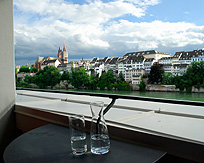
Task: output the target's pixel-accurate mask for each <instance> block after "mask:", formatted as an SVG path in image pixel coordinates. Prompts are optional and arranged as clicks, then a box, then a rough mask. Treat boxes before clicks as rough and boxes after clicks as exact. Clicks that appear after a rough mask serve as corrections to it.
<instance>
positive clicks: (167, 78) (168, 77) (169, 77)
mask: <svg viewBox="0 0 204 163" xmlns="http://www.w3.org/2000/svg"><path fill="white" fill-rule="evenodd" d="M162 84H166V85H172V84H174V76H173V74H172V73H171V72H169V73H163V74H162Z"/></svg>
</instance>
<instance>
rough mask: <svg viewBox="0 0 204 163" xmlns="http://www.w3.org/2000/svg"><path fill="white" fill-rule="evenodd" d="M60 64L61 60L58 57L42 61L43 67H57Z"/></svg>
mask: <svg viewBox="0 0 204 163" xmlns="http://www.w3.org/2000/svg"><path fill="white" fill-rule="evenodd" d="M60 64H61V62H60V61H59V60H58V59H53V60H46V61H44V62H43V63H42V65H41V69H43V68H44V67H46V66H54V67H56V68H57V67H58V66H59V65H60Z"/></svg>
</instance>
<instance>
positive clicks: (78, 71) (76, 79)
mask: <svg viewBox="0 0 204 163" xmlns="http://www.w3.org/2000/svg"><path fill="white" fill-rule="evenodd" d="M88 83H89V75H88V74H86V70H85V69H84V68H78V67H77V68H72V77H71V84H72V85H73V86H74V87H75V88H80V87H83V88H86V87H88Z"/></svg>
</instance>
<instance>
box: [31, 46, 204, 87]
mask: <svg viewBox="0 0 204 163" xmlns="http://www.w3.org/2000/svg"><path fill="white" fill-rule="evenodd" d="M193 61H197V62H200V61H204V49H199V50H193V51H189V52H185V51H181V52H176V53H175V54H174V55H171V54H167V53H161V52H157V51H155V50H149V51H140V52H131V53H127V54H125V55H124V56H122V57H105V58H102V59H99V58H93V59H92V60H83V59H82V60H79V61H71V62H68V52H67V50H66V48H65V45H64V48H63V50H61V49H60V48H59V50H58V56H57V57H56V58H55V57H38V59H37V61H36V63H35V65H34V66H35V67H37V68H38V70H40V69H43V68H44V67H45V66H49V65H52V66H55V67H57V68H58V69H59V70H60V71H61V72H62V73H63V72H64V71H69V72H71V67H73V68H75V67H83V68H85V70H86V71H87V73H88V74H89V75H91V70H94V72H95V74H99V76H100V75H101V74H102V72H103V71H106V72H107V71H108V70H113V72H114V75H115V76H117V75H119V73H120V72H122V73H123V75H124V78H125V81H127V82H130V83H132V84H139V83H140V80H141V76H142V75H144V74H148V73H149V72H150V70H151V66H152V65H153V64H155V63H159V64H162V65H163V68H164V72H165V73H169V72H170V73H172V74H173V75H183V74H184V73H185V72H186V70H187V67H188V66H189V65H190V64H191V62H193Z"/></svg>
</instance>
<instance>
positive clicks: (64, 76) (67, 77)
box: [60, 71, 71, 84]
mask: <svg viewBox="0 0 204 163" xmlns="http://www.w3.org/2000/svg"><path fill="white" fill-rule="evenodd" d="M70 78H71V76H70V74H69V71H64V72H63V74H62V76H61V79H60V80H66V81H67V83H68V84H69V83H70V82H71V81H70Z"/></svg>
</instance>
